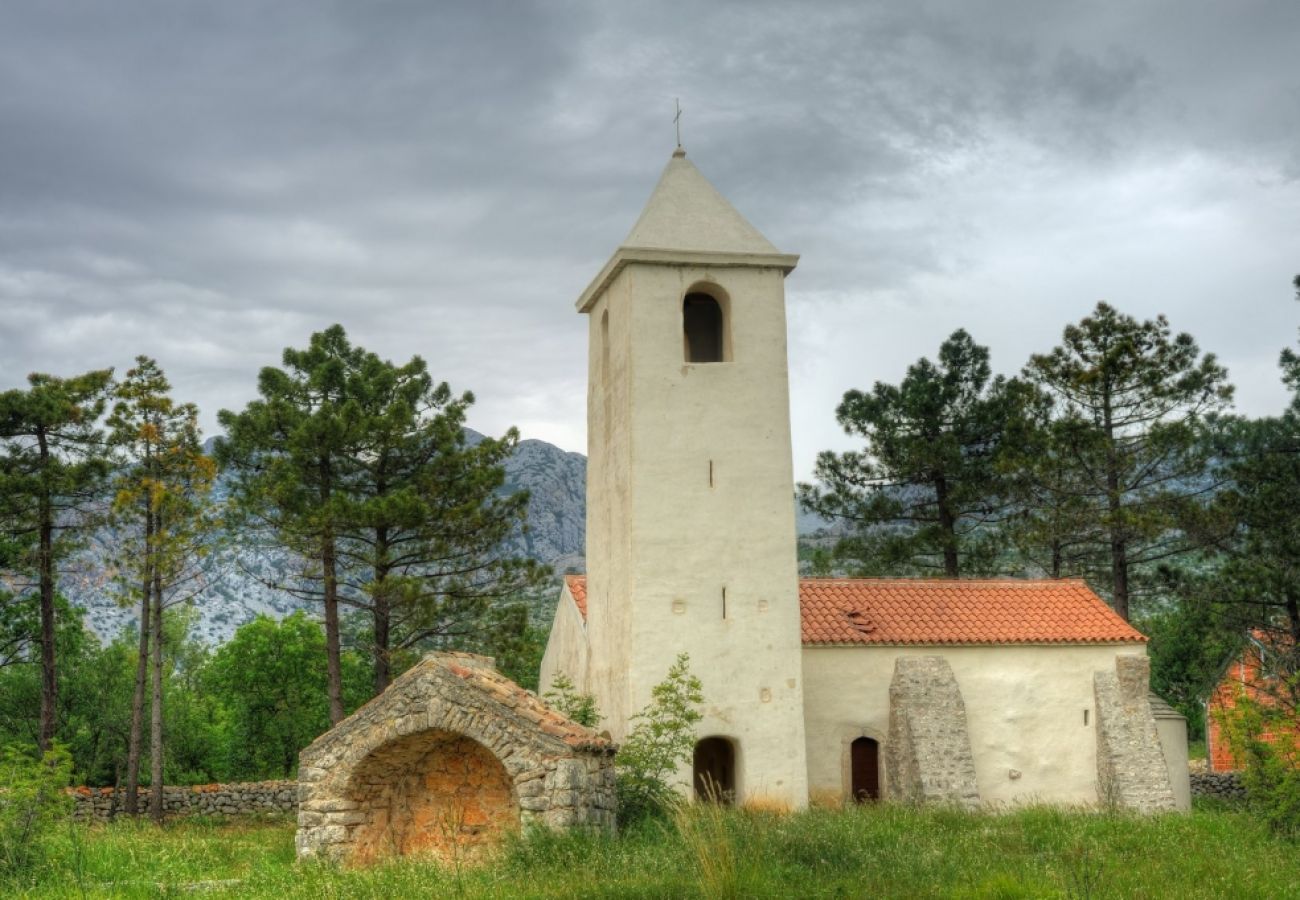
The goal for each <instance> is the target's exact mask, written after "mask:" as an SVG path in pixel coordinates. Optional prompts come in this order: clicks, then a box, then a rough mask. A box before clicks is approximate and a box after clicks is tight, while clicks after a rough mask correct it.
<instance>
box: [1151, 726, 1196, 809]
mask: <svg viewBox="0 0 1300 900" xmlns="http://www.w3.org/2000/svg"><path fill="white" fill-rule="evenodd" d="M1156 732H1157V733H1158V734H1159V735H1160V749H1161V750H1162V751H1163V752H1164V755H1165V765H1166V766H1168V767H1169V783H1170V784H1171V785H1173V788H1174V802H1175V803H1176V804H1177V805H1178V808H1179V809H1180V810H1183V811H1184V812H1186V811H1187V810H1189V809H1191V808H1192V774H1191V771H1190V770H1189V769H1188V766H1187V720H1186V719H1184V718H1183V717H1182V716H1180V715H1177V714H1174V715H1170V714H1168V713H1165V714H1163V715H1162V714H1160V713H1156Z"/></svg>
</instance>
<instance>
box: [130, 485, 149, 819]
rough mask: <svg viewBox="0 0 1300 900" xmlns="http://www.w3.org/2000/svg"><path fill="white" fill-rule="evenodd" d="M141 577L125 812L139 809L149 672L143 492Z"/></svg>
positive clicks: (146, 527)
mask: <svg viewBox="0 0 1300 900" xmlns="http://www.w3.org/2000/svg"><path fill="white" fill-rule="evenodd" d="M144 560H145V568H144V578H143V579H142V581H141V584H140V649H139V652H138V654H137V656H136V661H135V691H134V693H133V694H132V695H131V733H130V736H129V737H128V738H127V751H126V813H127V815H131V816H135V815H139V813H140V745H141V744H142V743H143V742H144V687H145V681H146V680H147V678H148V674H149V621H150V614H151V613H152V612H153V572H152V566H151V563H152V560H153V502H152V500H150V499H149V495H148V494H146V499H145V510H144Z"/></svg>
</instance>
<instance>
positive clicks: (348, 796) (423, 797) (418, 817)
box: [297, 653, 616, 863]
mask: <svg viewBox="0 0 1300 900" xmlns="http://www.w3.org/2000/svg"><path fill="white" fill-rule="evenodd" d="M615 749H616V747H615V745H614V744H613V743H612V742H610V741H609V740H608V739H606V738H604V737H601V736H599V735H597V734H595V733H594V732H592V731H590V730H589V729H587V728H584V727H582V726H581V725H578V724H576V723H574V722H571V721H569V720H568V719H566V718H565V717H564V716H562V715H560V714H559V713H558V712H556V711H554V710H552V709H551V708H550V707H548V706H547V705H546V704H545V703H543V702H542V701H541V700H540V699H538V697H537V696H536V695H535V694H532V693H531V692H529V691H526V690H524V689H523V688H521V687H519V686H518V685H517V684H515V683H514V682H512V681H510V680H509V679H508V678H506V677H505V676H503V675H501V674H500V673H498V672H497V671H496V670H495V669H494V668H493V666H492V661H491V660H490V659H487V658H485V657H479V656H473V655H471V654H465V653H431V654H429V655H427V656H426V657H425V658H424V659H423V660H421V661H420V662H419V663H418V664H416V665H415V666H413V667H412V668H411V669H409V670H408V671H406V672H404V673H403V674H402V675H401V676H400V677H399V678H397V679H396V680H395V681H394V682H393V683H392V684H391V685H390V686H389V687H388V689H387V690H386V691H384V693H382V694H380V695H379V696H378V697H376V698H375V699H373V700H371V701H370V702H369V703H367V704H366V705H365V706H363V707H362V708H361V709H359V710H357V712H355V713H354V714H353V715H351V716H349V717H348V718H347V719H344V720H343V721H342V722H340V723H339V724H338V725H337V726H335V727H334V728H333V729H331V730H330V731H329V732H327V733H326V734H324V735H322V736H321V737H320V738H318V739H317V740H316V741H315V742H313V743H312V745H311V746H310V747H308V748H307V749H305V750H303V752H302V754H301V756H300V766H299V770H298V778H299V782H298V799H299V809H298V838H297V845H298V855H299V857H309V856H325V857H328V858H331V859H338V860H343V861H347V862H352V863H365V862H369V861H371V860H373V859H376V858H378V857H380V856H384V855H403V854H407V853H432V854H436V855H441V856H444V857H445V856H449V855H451V854H453V853H455V854H459V853H461V852H462V851H463V852H467V853H471V854H472V853H474V852H477V851H478V850H479V849H481V848H482V847H485V846H488V845H490V844H492V843H494V842H495V841H497V840H499V839H500V838H501V836H502V833H503V832H505V831H508V830H511V829H514V828H519V827H522V826H525V825H528V824H536V825H543V826H547V827H551V828H573V827H594V828H601V829H612V828H613V827H614V808H615V802H616V800H615V795H614V751H615Z"/></svg>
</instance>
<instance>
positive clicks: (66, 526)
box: [0, 369, 113, 751]
mask: <svg viewBox="0 0 1300 900" xmlns="http://www.w3.org/2000/svg"><path fill="white" fill-rule="evenodd" d="M112 374H113V373H112V370H109V369H104V370H99V371H93V372H87V373H85V374H83V375H77V376H74V377H72V378H58V377H55V376H53V375H44V374H39V373H38V374H33V375H30V376H28V379H27V380H28V384H29V387H28V388H27V389H26V390H23V389H13V390H9V391H4V392H3V393H0V496H2V497H3V498H4V501H3V502H4V505H5V513H6V515H5V525H6V527H7V528H8V531H9V534H8V536H7V540H8V543H9V545H10V547H11V548H12V547H13V546H14V545H18V546H20V547H22V548H23V549H24V550H25V551H26V552H24V553H22V554H21V555H20V559H19V560H18V561H17V568H18V569H19V570H20V571H22V572H25V573H29V574H30V575H31V577H32V578H33V579H34V582H35V587H36V591H37V598H38V599H37V609H38V611H39V612H38V615H39V623H40V624H39V634H40V648H41V704H40V710H41V711H40V725H39V728H38V739H37V740H38V744H39V745H40V748H41V750H42V751H44V750H48V749H49V747H50V744H51V742H52V741H53V739H54V733H55V728H56V725H57V723H56V710H57V708H58V668H57V662H56V659H55V656H56V653H55V646H56V641H55V635H56V630H57V623H56V609H57V604H56V596H55V595H56V593H57V590H58V564H59V561H60V559H62V558H64V557H66V555H67V554H68V552H69V551H70V550H71V549H72V548H73V547H74V546H75V545H76V541H77V538H78V537H79V536H80V534H81V533H82V532H83V531H84V529H85V528H86V527H87V526H88V525H89V524H90V523H91V522H92V521H93V517H92V516H91V515H90V513H91V511H92V506H93V504H94V502H95V501H96V500H98V499H99V498H100V497H101V496H102V492H103V486H104V481H105V479H106V478H107V475H108V457H107V451H106V449H105V446H104V440H103V434H102V432H100V431H99V429H98V428H97V427H96V424H97V423H98V421H99V418H100V416H101V415H102V414H103V411H104V405H105V402H106V396H107V392H108V390H109V386H110V384H111V381H112Z"/></svg>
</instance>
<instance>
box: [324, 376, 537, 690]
mask: <svg viewBox="0 0 1300 900" xmlns="http://www.w3.org/2000/svg"><path fill="white" fill-rule="evenodd" d="M345 384H346V393H347V399H348V402H351V403H355V407H356V409H357V415H358V416H359V418H360V420H361V421H362V422H363V423H364V425H363V426H362V427H360V428H359V429H358V431H359V434H360V440H359V443H358V445H357V447H356V449H355V452H354V456H353V460H352V463H353V465H352V467H351V469H350V470H349V474H348V477H347V482H346V487H345V491H344V498H345V499H344V500H343V501H342V502H343V503H344V504H346V505H347V512H346V513H345V519H346V524H345V525H344V526H342V527H343V528H345V529H346V536H345V538H344V539H342V540H340V542H339V553H340V559H341V561H342V562H343V563H344V566H345V569H346V572H347V575H346V578H347V580H348V583H349V586H350V587H351V590H349V591H348V592H347V594H346V602H348V603H350V604H351V605H353V606H356V607H358V608H360V609H363V610H365V611H366V612H367V613H368V614H369V617H370V621H371V628H370V635H369V637H370V643H371V647H372V654H373V657H374V671H375V693H379V692H381V691H383V690H384V688H386V687H387V686H388V683H389V681H390V680H391V677H392V665H391V657H392V654H393V653H402V652H404V651H410V650H412V649H413V648H415V647H418V646H429V645H435V646H445V645H446V644H447V643H449V642H460V643H462V644H463V643H465V642H469V641H475V640H482V639H483V637H484V636H485V635H489V634H493V633H496V634H498V635H505V634H517V633H518V631H519V628H520V627H521V626H522V621H523V620H522V616H512V615H511V614H510V611H509V610H508V609H506V610H503V609H502V606H503V603H505V601H508V600H511V599H513V598H515V597H517V596H518V595H519V593H520V592H521V591H522V590H524V589H526V588H528V587H530V586H531V585H533V584H535V583H536V582H537V580H538V578H539V577H540V574H541V573H540V572H539V567H538V566H537V565H536V564H535V563H533V562H532V561H529V560H523V559H517V558H515V557H513V556H511V555H510V554H508V553H507V552H506V546H505V541H506V539H507V538H508V537H509V536H510V535H511V534H512V533H514V532H515V531H516V530H517V529H519V528H521V527H522V526H523V523H524V516H525V514H526V511H527V503H528V494H527V492H524V491H520V492H515V493H512V494H505V493H503V490H502V489H503V486H504V483H505V468H504V463H505V460H506V459H507V458H508V457H509V456H510V454H511V453H513V452H514V449H515V447H516V445H517V444H518V441H519V434H518V432H516V431H515V430H514V429H513V428H512V429H510V430H509V431H507V432H506V434H505V436H504V437H502V438H501V439H500V440H494V439H491V438H484V439H482V440H479V441H477V442H475V443H470V442H469V441H468V440H467V437H466V432H465V413H466V410H467V409H468V408H469V406H470V405H471V404H472V403H473V402H474V397H473V395H472V394H470V393H464V394H462V395H460V396H459V397H455V396H453V395H452V392H451V390H450V388H449V387H448V386H447V385H446V383H440V384H435V383H434V381H433V379H432V378H431V377H430V375H429V372H428V368H427V366H426V365H425V363H424V361H423V360H422V359H420V358H419V357H418V356H417V357H414V358H412V359H411V361H410V362H408V363H406V364H405V365H403V366H395V365H393V364H392V363H390V362H386V361H384V360H381V359H380V358H379V357H378V356H376V355H375V354H373V353H358V355H356V356H355V357H351V358H349V360H348V368H347V375H346V379H345Z"/></svg>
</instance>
